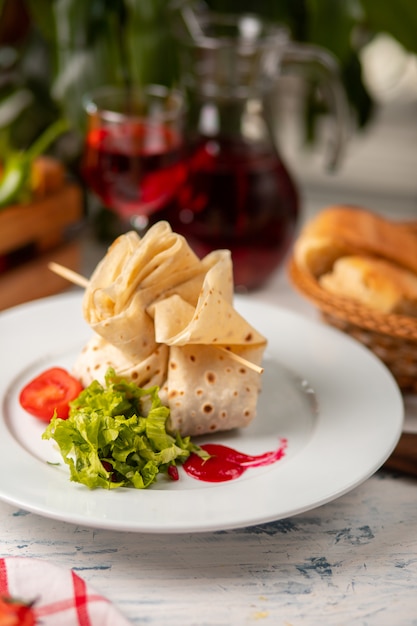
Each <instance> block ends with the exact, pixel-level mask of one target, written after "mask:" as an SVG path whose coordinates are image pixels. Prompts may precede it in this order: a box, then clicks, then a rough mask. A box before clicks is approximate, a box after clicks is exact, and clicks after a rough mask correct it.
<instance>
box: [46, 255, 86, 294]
mask: <svg viewBox="0 0 417 626" xmlns="http://www.w3.org/2000/svg"><path fill="white" fill-rule="evenodd" d="M48 267H49V269H50V270H51V271H52V272H54V273H55V274H58V276H61V277H62V278H65V279H66V280H68V281H69V282H70V283H73V284H74V285H78V286H79V287H83V288H84V289H86V288H87V287H88V279H87V278H85V277H84V276H81V274H78V273H77V272H74V271H73V270H70V269H69V268H68V267H64V266H63V265H60V264H59V263H55V261H51V263H48Z"/></svg>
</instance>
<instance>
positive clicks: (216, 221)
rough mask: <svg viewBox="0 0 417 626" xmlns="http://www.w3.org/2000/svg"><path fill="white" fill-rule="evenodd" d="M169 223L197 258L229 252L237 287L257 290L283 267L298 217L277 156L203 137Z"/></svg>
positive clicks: (294, 193) (161, 214) (291, 186)
mask: <svg viewBox="0 0 417 626" xmlns="http://www.w3.org/2000/svg"><path fill="white" fill-rule="evenodd" d="M190 155H191V156H190V157H189V159H188V171H187V179H186V182H185V184H184V185H182V187H181V188H180V190H179V194H178V196H177V199H176V202H173V203H171V204H170V205H169V206H168V208H166V209H165V210H163V211H162V212H159V213H158V214H157V215H155V218H157V219H167V220H168V221H169V222H170V224H171V226H172V228H173V230H174V231H176V232H178V233H181V234H183V235H184V236H185V237H186V238H187V240H188V242H189V244H190V245H191V246H192V248H193V249H194V250H195V252H196V253H197V254H198V255H199V256H200V257H202V256H204V255H206V254H207V253H208V252H210V251H211V250H215V249H220V248H227V249H229V250H231V252H232V259H233V266H234V280H235V285H236V286H237V287H246V288H248V289H253V288H256V287H259V286H260V285H261V284H262V283H263V282H264V281H265V280H266V279H267V278H268V277H269V276H270V274H272V272H273V271H274V270H275V269H276V268H277V267H278V266H279V265H280V264H281V262H282V261H283V258H284V256H285V254H286V253H287V251H288V248H289V246H290V244H291V242H292V239H293V235H294V231H295V225H296V222H297V217H298V211H299V208H298V194H297V191H296V188H295V186H294V184H293V182H292V180H291V178H290V176H289V174H288V172H287V170H286V168H285V166H284V165H283V163H282V161H281V160H280V159H279V157H278V155H277V154H276V152H275V151H274V152H272V151H270V150H266V149H265V148H259V147H258V146H255V145H252V144H249V143H246V142H244V141H242V140H232V139H226V138H222V137H216V138H215V139H211V138H201V139H200V140H199V141H198V143H197V144H195V145H194V147H193V148H192V150H191V152H190Z"/></svg>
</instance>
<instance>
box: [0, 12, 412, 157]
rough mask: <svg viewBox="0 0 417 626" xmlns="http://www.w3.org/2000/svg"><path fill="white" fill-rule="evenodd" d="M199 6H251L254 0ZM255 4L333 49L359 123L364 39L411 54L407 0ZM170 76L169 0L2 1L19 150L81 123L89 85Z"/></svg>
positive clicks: (4, 62) (0, 99)
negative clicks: (58, 126)
mask: <svg viewBox="0 0 417 626" xmlns="http://www.w3.org/2000/svg"><path fill="white" fill-rule="evenodd" d="M206 5H207V6H208V7H209V8H210V9H213V10H216V11H225V12H234V13H236V12H239V13H242V12H245V11H249V12H253V10H254V3H253V0H240V1H239V2H237V0H206ZM237 7H238V8H237ZM256 11H257V13H258V14H260V15H262V16H264V17H265V18H267V19H270V20H275V21H280V22H284V23H285V24H287V26H288V27H289V28H290V30H291V33H292V35H293V37H294V39H297V40H299V41H303V42H310V43H315V44H318V45H321V46H324V47H326V48H328V49H329V50H330V51H331V52H332V53H333V54H334V55H335V57H336V58H337V59H338V61H339V64H340V68H341V75H342V79H343V81H344V83H345V86H346V91H347V94H348V97H349V100H350V104H351V108H352V111H353V113H354V117H355V119H356V125H357V127H358V128H362V127H363V126H365V125H366V124H367V122H368V121H369V119H370V118H371V117H372V111H373V102H372V99H371V97H370V95H369V93H368V90H367V88H366V85H365V84H364V82H363V80H362V66H361V61H360V50H361V47H362V46H363V45H364V43H366V42H368V41H370V39H371V38H372V37H373V36H374V35H375V34H376V33H380V32H387V33H389V34H391V35H392V36H393V37H395V38H396V39H397V40H398V42H399V43H400V44H402V45H403V46H404V47H405V48H406V49H407V50H408V51H410V52H412V53H417V37H416V32H417V5H416V2H415V0H395V1H394V0H386V1H385V2H381V1H380V0H275V1H271V0H258V1H257V3H256ZM177 80H178V65H177V58H176V48H175V42H174V39H173V34H172V7H171V2H170V1H169V0H0V131H2V132H3V133H5V132H7V133H8V134H9V137H10V138H11V141H13V142H14V143H15V144H18V146H19V147H21V146H23V147H24V145H25V144H29V143H30V142H32V141H33V139H34V138H35V137H36V136H37V135H38V134H39V133H40V132H41V131H42V130H43V129H44V128H45V127H46V126H48V125H49V124H50V123H51V122H52V121H53V120H54V119H55V118H56V117H57V116H58V115H59V114H60V113H61V112H63V113H64V114H65V115H66V116H67V117H68V118H69V119H70V121H72V122H73V124H74V127H78V128H79V127H80V124H81V122H82V107H81V101H82V96H83V94H84V93H85V92H87V91H89V90H90V89H91V88H93V87H94V86H96V85H99V84H105V83H123V82H132V83H146V82H159V83H163V84H171V83H173V82H175V81H177Z"/></svg>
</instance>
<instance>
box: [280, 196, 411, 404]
mask: <svg viewBox="0 0 417 626" xmlns="http://www.w3.org/2000/svg"><path fill="white" fill-rule="evenodd" d="M288 272H289V277H290V280H291V282H292V284H293V285H294V287H295V288H296V289H297V290H298V291H299V292H300V293H301V294H302V295H303V296H305V297H306V298H308V299H309V300H310V301H311V302H312V303H313V304H314V305H315V306H316V307H317V308H318V309H319V311H320V313H321V315H322V317H323V319H324V320H325V321H326V322H327V323H329V324H331V325H332V326H335V327H337V328H339V329H340V330H342V331H344V332H346V333H348V334H349V335H351V336H352V337H354V338H355V339H357V340H358V341H360V342H361V343H363V344H364V345H365V346H367V347H368V348H369V349H371V350H372V351H373V352H374V353H375V354H376V355H377V356H378V357H379V358H380V359H381V360H382V361H383V362H384V363H385V364H386V365H387V367H388V368H389V369H390V371H391V372H392V374H393V376H394V377H395V379H396V381H397V383H398V385H399V386H400V388H401V389H402V390H403V391H404V392H416V391H417V227H416V223H415V222H410V223H404V222H395V221H391V220H388V219H385V218H383V217H381V216H380V215H377V214H376V213H374V212H372V211H368V210H365V209H362V208H359V207H348V206H331V207H328V208H326V209H323V210H322V211H320V212H319V213H318V214H317V216H316V217H315V218H313V219H312V220H311V221H310V222H308V223H307V224H306V226H305V227H304V228H303V229H302V230H301V233H300V235H299V237H298V239H297V240H296V242H295V244H294V250H293V255H292V257H291V258H290V261H289V265H288Z"/></svg>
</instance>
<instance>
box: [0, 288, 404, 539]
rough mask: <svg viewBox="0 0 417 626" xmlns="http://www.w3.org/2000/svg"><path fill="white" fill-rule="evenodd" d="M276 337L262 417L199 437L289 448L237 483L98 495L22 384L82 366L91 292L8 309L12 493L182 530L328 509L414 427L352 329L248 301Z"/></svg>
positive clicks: (67, 510) (258, 448)
mask: <svg viewBox="0 0 417 626" xmlns="http://www.w3.org/2000/svg"><path fill="white" fill-rule="evenodd" d="M236 307H237V308H238V310H239V311H240V312H241V313H242V314H243V315H244V316H245V318H246V319H247V320H248V321H249V322H251V323H252V324H253V325H254V326H255V327H256V328H257V329H259V330H260V331H261V332H263V333H264V334H265V335H266V337H267V338H268V349H267V352H266V355H265V363H264V365H265V372H264V374H263V391H262V394H261V396H260V399H259V404H258V415H257V417H256V419H255V420H254V421H253V422H252V424H251V425H250V426H249V427H248V428H247V429H243V430H240V431H235V432H231V433H227V434H223V435H221V434H217V435H214V436H212V435H210V436H208V437H206V438H203V437H201V438H199V439H198V440H196V443H202V442H203V441H211V442H213V441H216V442H221V443H226V444H227V445H230V446H232V447H233V448H235V449H237V450H239V451H241V452H246V453H249V454H259V453H262V452H266V451H269V450H273V449H276V448H277V447H278V446H279V440H280V438H286V439H287V440H288V448H287V452H286V455H285V457H284V458H283V459H281V460H280V461H278V462H277V463H275V464H273V465H270V466H268V467H261V468H252V469H249V470H247V471H246V472H245V474H244V475H243V476H242V477H240V478H239V479H237V480H234V481H231V482H228V483H216V484H213V483H203V482H200V481H196V480H194V479H192V478H189V477H188V476H186V475H185V473H184V472H183V471H181V472H180V480H179V481H178V482H172V481H168V480H165V479H164V480H161V481H159V482H158V483H157V484H156V485H155V486H154V487H152V488H150V489H146V490H135V489H120V490H112V491H107V490H94V491H90V490H89V489H87V488H86V487H84V486H83V485H79V484H76V483H72V482H70V481H69V474H68V471H67V467H66V466H65V464H63V463H60V464H59V465H52V464H51V463H56V462H57V461H58V462H59V461H60V460H61V458H60V456H59V453H58V452H57V451H56V450H55V448H54V444H53V442H52V441H44V440H42V439H41V434H42V432H43V430H44V425H43V424H41V423H40V422H39V421H38V420H36V419H35V418H33V417H31V416H30V415H28V414H26V413H25V412H24V411H23V410H22V409H21V408H20V406H19V403H18V394H19V391H20V389H21V388H22V386H23V385H24V384H25V383H26V382H28V381H29V380H30V379H31V378H33V377H34V376H35V375H36V374H38V373H40V372H41V371H42V370H44V369H46V368H47V367H50V366H53V365H61V366H63V367H67V368H70V367H71V364H72V362H73V361H74V359H75V357H76V355H77V354H78V352H79V350H80V349H81V348H82V346H83V344H84V343H85V342H86V340H87V339H88V338H89V337H90V335H91V331H90V329H89V328H88V327H87V325H86V323H85V322H84V321H83V319H82V313H81V296H80V295H79V294H78V293H69V294H67V295H64V296H57V297H52V298H47V299H44V300H38V301H35V302H33V303H30V304H28V305H22V306H19V307H15V308H14V309H10V310H8V311H5V312H3V313H2V314H1V315H0V345H1V362H0V398H1V399H2V405H1V415H0V498H1V499H3V500H5V501H7V502H9V503H11V504H13V505H16V506H19V507H21V508H23V509H25V510H28V511H32V512H34V513H38V514H40V515H44V516H46V517H51V518H54V519H59V520H63V521H67V522H72V523H74V524H81V525H85V526H92V527H96V528H111V529H115V530H122V531H138V532H155V533H177V532H197V531H211V530H220V529H226V528H234V527H242V526H250V525H254V524H257V523H261V522H267V521H272V520H277V519H282V518H284V517H288V516H290V515H294V514H297V513H301V512H303V511H306V510H309V509H312V508H314V507H317V506H319V505H321V504H324V503H325V502H328V501H330V500H332V499H334V498H336V497H337V496H340V495H342V494H343V493H346V492H347V491H349V490H350V489H352V488H354V487H355V486H357V485H359V484H360V483H361V482H362V481H364V480H365V479H366V478H368V477H369V476H371V475H372V474H373V473H374V472H375V471H376V470H377V469H378V468H379V467H380V466H381V465H382V464H383V463H384V461H385V460H386V459H387V458H388V456H389V455H390V453H391V452H392V450H393V449H394V447H395V445H396V443H397V441H398V439H399V437H400V434H401V429H402V423H403V413H404V411H403V403H402V398H401V394H400V392H399V390H398V387H397V386H396V384H395V382H394V380H393V378H392V377H391V375H390V373H389V372H388V371H387V369H386V368H385V367H384V366H383V365H382V364H381V363H380V362H379V361H378V360H377V359H376V357H374V356H373V355H372V354H371V353H370V352H368V351H367V350H366V349H365V348H364V347H362V346H361V345H359V344H358V343H356V342H354V341H353V340H351V339H350V338H349V337H347V336H345V335H343V334H342V333H340V332H338V331H336V330H333V329H331V328H328V327H326V326H324V325H321V324H318V323H316V322H312V321H310V320H307V319H305V318H303V317H301V316H299V315H297V314H294V313H292V312H290V311H287V310H284V309H279V308H276V307H271V306H268V305H265V304H262V303H259V302H258V301H256V300H255V299H252V298H251V297H237V298H236Z"/></svg>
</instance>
